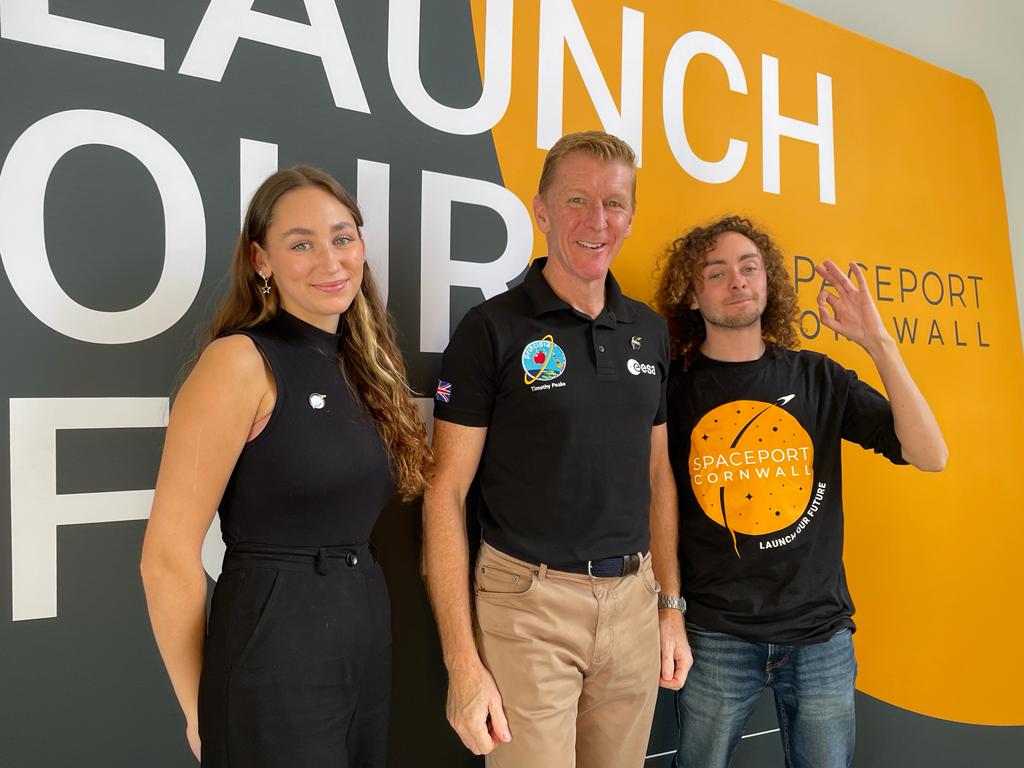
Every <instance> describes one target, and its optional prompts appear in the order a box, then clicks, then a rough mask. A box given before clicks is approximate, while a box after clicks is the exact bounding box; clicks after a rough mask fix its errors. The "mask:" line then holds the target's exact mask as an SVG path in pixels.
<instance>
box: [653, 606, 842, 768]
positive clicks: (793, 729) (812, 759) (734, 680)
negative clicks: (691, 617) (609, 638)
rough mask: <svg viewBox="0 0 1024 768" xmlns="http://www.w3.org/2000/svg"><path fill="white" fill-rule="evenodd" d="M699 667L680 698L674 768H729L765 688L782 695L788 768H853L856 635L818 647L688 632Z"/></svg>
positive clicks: (777, 698) (780, 711)
mask: <svg viewBox="0 0 1024 768" xmlns="http://www.w3.org/2000/svg"><path fill="white" fill-rule="evenodd" d="M686 629H687V634H688V636H689V639H690V648H691V649H692V651H693V668H692V669H691V670H690V674H689V676H688V677H687V678H686V685H684V686H683V689H682V690H681V691H680V692H679V694H678V695H677V698H676V712H677V715H678V718H679V751H678V752H677V753H676V757H675V760H674V762H673V763H672V765H673V768H726V766H727V765H728V764H729V760H730V759H731V758H732V754H733V752H735V751H736V747H737V746H738V745H739V742H740V737H741V735H742V733H743V726H744V724H745V723H746V721H747V718H748V717H749V715H750V712H751V710H752V709H753V708H754V705H755V704H756V703H757V701H758V699H760V698H761V694H762V692H763V691H764V689H765V688H771V689H772V692H773V693H774V694H775V709H776V711H777V712H778V715H779V731H780V734H781V736H782V749H783V752H784V753H785V756H786V768H848V767H849V765H850V763H851V761H852V760H853V744H854V735H855V730H856V729H855V720H854V703H853V681H854V678H855V677H856V675H857V662H856V660H855V659H854V656H853V640H852V638H851V636H850V634H851V633H850V630H849V629H843V630H840V631H839V632H837V633H836V634H835V635H833V636H832V637H831V638H830V639H829V640H828V641H827V642H824V643H817V644H815V645H775V644H773V643H751V642H748V641H746V640H741V639H740V638H738V637H734V636H733V635H725V634H721V633H718V632H708V631H705V630H703V629H700V628H699V627H695V626H690V625H688V626H687V628H686Z"/></svg>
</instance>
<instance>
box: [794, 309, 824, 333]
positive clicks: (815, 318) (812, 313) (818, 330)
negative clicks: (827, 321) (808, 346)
mask: <svg viewBox="0 0 1024 768" xmlns="http://www.w3.org/2000/svg"><path fill="white" fill-rule="evenodd" d="M808 315H810V316H811V319H812V320H813V321H814V332H813V333H809V332H808V331H807V330H806V329H805V328H804V318H805V317H807V316H808ZM799 325H800V333H801V334H802V335H803V337H804V338H805V339H816V338H818V334H819V333H821V320H820V319H819V318H818V315H817V313H816V312H815V311H814V310H813V309H805V310H804V311H803V312H801V313H800V320H799Z"/></svg>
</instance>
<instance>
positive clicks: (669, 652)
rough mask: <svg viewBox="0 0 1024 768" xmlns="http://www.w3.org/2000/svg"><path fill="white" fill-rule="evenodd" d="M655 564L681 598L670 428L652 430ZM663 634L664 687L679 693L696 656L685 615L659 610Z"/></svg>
mask: <svg viewBox="0 0 1024 768" xmlns="http://www.w3.org/2000/svg"><path fill="white" fill-rule="evenodd" d="M650 524H651V564H652V565H653V566H654V577H655V578H656V579H657V580H658V583H659V584H660V585H661V592H662V594H663V595H668V596H673V597H678V596H679V594H680V583H679V502H678V497H677V495H676V481H675V478H674V477H673V475H672V466H671V465H670V464H669V459H668V428H667V427H666V426H665V425H664V424H660V425H659V426H657V427H654V429H652V430H651V522H650ZM658 625H659V627H660V634H661V685H662V686H663V687H664V688H670V689H672V690H678V689H679V688H682V687H683V683H684V682H686V675H687V673H688V672H689V671H690V667H691V666H693V656H692V655H691V654H690V645H689V643H688V642H687V639H686V629H685V627H684V624H683V615H682V614H681V613H680V612H679V611H678V610H676V609H675V608H662V609H660V610H659V611H658Z"/></svg>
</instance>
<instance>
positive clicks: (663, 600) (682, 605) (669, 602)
mask: <svg viewBox="0 0 1024 768" xmlns="http://www.w3.org/2000/svg"><path fill="white" fill-rule="evenodd" d="M658 607H659V608H675V609H676V610H677V611H679V612H680V613H686V598H685V597H683V596H682V595H678V596H677V595H658Z"/></svg>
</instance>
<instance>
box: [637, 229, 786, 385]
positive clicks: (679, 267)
mask: <svg viewBox="0 0 1024 768" xmlns="http://www.w3.org/2000/svg"><path fill="white" fill-rule="evenodd" d="M725 232H736V233H738V234H741V235H743V236H744V237H746V238H748V239H749V240H750V241H751V242H752V243H753V244H754V245H756V246H757V250H758V252H759V253H760V254H761V259H762V261H763V262H764V268H765V274H766V278H767V283H768V297H767V304H766V306H765V310H764V314H762V315H761V336H762V338H764V341H765V344H766V345H768V346H769V347H773V346H774V347H783V348H786V349H796V347H798V346H799V343H800V342H799V339H798V338H797V334H796V329H795V323H796V318H797V311H798V307H797V298H796V290H795V289H794V288H793V283H792V282H791V281H790V279H789V272H787V271H786V267H785V266H784V265H783V261H782V253H781V252H780V251H779V249H778V248H777V247H776V245H775V243H774V242H773V241H772V239H771V237H770V236H769V235H768V233H767V232H765V231H764V230H762V229H758V228H757V227H756V226H755V225H754V223H753V222H751V221H750V219H746V218H743V217H741V216H726V217H724V218H721V219H719V220H718V221H715V222H713V223H711V224H708V225H706V226H703V227H695V228H694V229H691V230H690V231H689V232H687V233H686V234H685V235H683V236H682V237H680V238H678V239H677V240H675V242H673V243H672V245H671V246H670V247H669V248H668V249H667V250H666V251H665V255H664V256H663V257H662V259H661V261H660V263H659V265H658V271H659V273H660V274H659V276H658V287H657V290H656V291H655V293H654V306H655V308H656V309H657V310H658V311H659V312H660V313H661V314H662V315H664V316H665V319H666V320H667V321H668V332H669V339H670V341H671V348H672V356H673V357H682V358H683V361H684V366H685V367H687V368H688V367H689V366H690V364H691V363H692V362H693V359H694V357H695V356H696V354H697V350H698V349H700V345H701V344H703V343H704V339H705V338H707V328H706V326H705V324H704V318H703V317H701V314H700V312H699V311H698V310H696V309H691V308H690V305H691V304H692V303H693V300H694V297H695V289H696V286H698V285H699V284H700V281H701V280H702V279H703V269H704V264H705V262H706V257H707V255H708V252H709V251H711V250H712V249H713V248H714V247H715V243H716V242H717V240H718V236H719V235H721V234H724V233H725Z"/></svg>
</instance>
